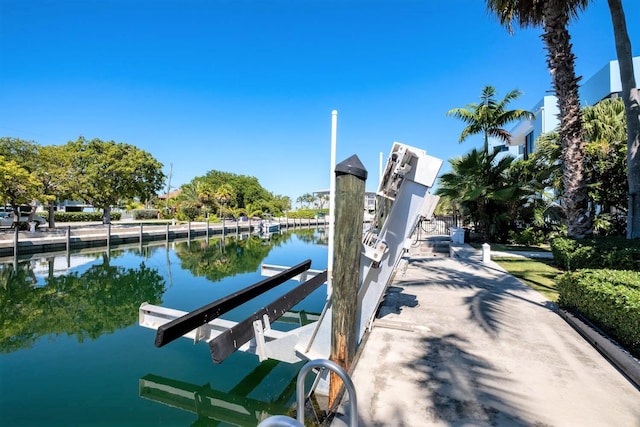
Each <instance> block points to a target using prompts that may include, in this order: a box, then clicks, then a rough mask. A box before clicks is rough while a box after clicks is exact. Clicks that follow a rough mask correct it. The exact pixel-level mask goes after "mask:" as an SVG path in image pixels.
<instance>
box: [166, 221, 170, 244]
mask: <svg viewBox="0 0 640 427" xmlns="http://www.w3.org/2000/svg"><path fill="white" fill-rule="evenodd" d="M166 241H167V249H169V223H167V236H166Z"/></svg>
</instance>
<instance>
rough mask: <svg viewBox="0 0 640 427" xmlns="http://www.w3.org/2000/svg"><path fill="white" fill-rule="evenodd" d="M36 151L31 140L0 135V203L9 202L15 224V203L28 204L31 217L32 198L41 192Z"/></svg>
mask: <svg viewBox="0 0 640 427" xmlns="http://www.w3.org/2000/svg"><path fill="white" fill-rule="evenodd" d="M37 153H38V146H37V144H36V143H35V142H32V141H24V140H21V139H18V138H11V137H3V138H0V193H1V194H2V198H3V203H4V204H10V205H11V207H12V209H13V213H14V215H13V218H14V224H15V225H17V223H18V221H19V219H20V213H19V207H20V206H21V205H31V213H30V214H29V218H30V219H31V217H32V216H33V214H34V211H35V205H33V202H34V201H35V200H37V199H39V198H40V197H41V196H42V194H43V186H42V184H41V183H40V182H39V180H38V178H37V174H36V166H37V161H36V160H37V157H38V154H37Z"/></svg>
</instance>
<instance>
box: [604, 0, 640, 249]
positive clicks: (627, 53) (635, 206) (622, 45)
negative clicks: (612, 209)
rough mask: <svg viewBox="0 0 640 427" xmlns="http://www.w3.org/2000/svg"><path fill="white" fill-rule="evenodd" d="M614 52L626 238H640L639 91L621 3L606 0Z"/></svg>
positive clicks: (617, 0) (619, 0)
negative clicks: (623, 146) (623, 124)
mask: <svg viewBox="0 0 640 427" xmlns="http://www.w3.org/2000/svg"><path fill="white" fill-rule="evenodd" d="M608 2H609V11H610V12H611V21H612V23H613V35H614V38H615V40H616V53H617V55H618V64H619V66H620V80H621V82H622V99H623V101H624V108H625V113H626V118H627V183H628V186H629V201H628V203H627V206H628V211H627V238H628V239H633V238H637V237H640V91H638V88H637V87H636V81H635V76H634V71H633V57H632V54H631V42H630V41H629V34H628V33H627V23H626V20H625V17H624V10H623V9H622V2H621V0H608Z"/></svg>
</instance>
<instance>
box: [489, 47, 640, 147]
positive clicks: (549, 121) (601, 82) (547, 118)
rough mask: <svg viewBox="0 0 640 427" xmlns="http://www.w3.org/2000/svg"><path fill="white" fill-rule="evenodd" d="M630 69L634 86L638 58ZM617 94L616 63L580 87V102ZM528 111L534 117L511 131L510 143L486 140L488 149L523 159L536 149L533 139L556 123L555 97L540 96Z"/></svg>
mask: <svg viewBox="0 0 640 427" xmlns="http://www.w3.org/2000/svg"><path fill="white" fill-rule="evenodd" d="M633 70H634V73H635V79H636V84H638V83H639V82H640V56H636V57H634V58H633ZM620 92H622V83H621V80H620V68H619V66H618V61H617V60H616V61H610V62H609V63H608V64H606V65H605V66H604V67H602V69H600V71H598V72H597V73H596V74H594V75H593V76H592V77H591V78H589V80H587V81H586V82H584V84H582V85H581V86H580V88H579V95H580V102H581V104H582V105H583V106H587V105H595V104H597V103H598V102H600V101H602V100H603V99H606V98H616V97H618V96H619V95H620ZM530 111H531V112H532V113H534V114H535V118H534V119H532V120H522V121H520V122H519V123H517V124H516V125H515V126H514V127H513V128H512V129H511V131H510V132H511V135H512V140H511V144H509V145H504V144H502V143H501V142H498V141H497V140H493V141H491V140H490V141H489V144H490V146H492V147H494V148H498V147H501V148H502V152H504V153H505V155H507V154H508V155H512V156H514V157H515V158H518V159H527V158H528V157H529V154H531V153H533V152H534V151H535V149H536V147H535V141H536V138H538V137H539V136H540V135H542V134H543V133H547V132H552V131H554V130H555V129H556V128H557V127H558V125H559V124H560V121H559V120H558V114H559V113H560V111H559V109H558V105H557V98H556V97H555V96H553V95H549V96H545V97H543V98H542V99H541V100H540V102H538V103H537V104H536V105H535V106H534V107H533V109H531V110H530Z"/></svg>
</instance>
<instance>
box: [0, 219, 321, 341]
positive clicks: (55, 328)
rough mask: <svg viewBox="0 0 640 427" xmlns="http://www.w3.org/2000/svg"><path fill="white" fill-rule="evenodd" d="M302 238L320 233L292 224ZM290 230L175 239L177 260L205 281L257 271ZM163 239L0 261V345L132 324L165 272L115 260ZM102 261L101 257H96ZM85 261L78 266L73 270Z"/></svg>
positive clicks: (146, 251) (162, 284)
mask: <svg viewBox="0 0 640 427" xmlns="http://www.w3.org/2000/svg"><path fill="white" fill-rule="evenodd" d="M296 235H297V236H298V238H299V239H300V240H302V241H306V242H318V241H319V240H321V239H322V236H323V233H318V232H317V230H313V229H310V230H297V231H296ZM291 236H292V235H291V233H272V234H271V235H270V237H269V239H268V241H267V240H264V239H262V238H260V237H258V236H246V237H242V236H238V237H227V238H226V239H216V240H215V241H213V242H211V243H210V242H209V240H208V239H207V240H192V241H183V242H174V243H172V247H173V249H174V251H175V254H176V256H177V258H178V259H179V261H180V264H181V268H182V269H184V270H188V271H189V272H190V273H191V274H192V275H193V276H202V277H205V278H207V279H208V280H209V281H211V282H217V281H220V280H222V279H224V278H226V277H230V276H234V275H237V274H242V273H250V272H255V271H256V270H258V269H259V267H260V263H261V262H262V261H263V260H264V259H265V257H266V256H267V255H268V254H269V252H270V251H271V250H272V249H273V248H274V247H278V246H281V245H283V244H284V243H286V242H288V241H289V240H290V239H291ZM162 249H166V250H167V253H168V247H164V246H158V245H157V244H156V245H152V244H150V245H148V246H144V247H138V246H133V247H130V248H126V247H120V248H118V247H116V248H113V249H111V250H109V251H104V250H101V251H96V252H89V253H87V252H86V250H84V251H82V252H83V253H82V254H77V255H73V256H69V254H64V255H58V256H52V255H47V254H41V255H39V257H38V258H31V259H27V260H21V261H20V262H17V263H5V264H0V326H1V328H0V352H2V353H9V352H12V351H16V350H19V349H25V348H30V347H31V346H32V345H33V343H34V342H35V341H37V340H38V339H39V338H40V337H42V336H46V335H52V336H58V335H61V334H66V335H69V336H75V337H76V338H77V340H78V342H83V341H84V340H85V339H87V338H90V339H96V338H98V337H99V336H100V335H102V334H107V333H112V332H114V331H116V330H118V329H121V328H125V327H127V326H130V325H133V324H134V323H135V322H136V320H137V316H138V307H139V306H140V304H141V303H142V302H145V301H146V302H149V303H150V304H159V303H160V302H161V301H162V297H163V294H164V291H165V288H166V280H167V279H168V280H169V282H171V262H170V260H169V256H168V255H167V257H166V264H167V265H166V268H167V274H166V276H164V277H163V275H161V274H160V273H159V272H158V271H157V270H156V269H153V268H150V267H148V266H147V265H146V264H145V262H144V261H143V262H141V263H140V264H139V265H138V266H137V267H123V266H113V265H112V262H113V260H115V259H117V258H120V257H125V256H126V255H127V254H128V253H132V254H134V255H138V256H141V257H144V258H145V259H148V258H150V257H152V256H153V255H154V253H156V252H158V251H160V250H162ZM100 261H101V262H100ZM85 264H86V265H89V266H88V268H87V269H86V270H85V271H83V272H77V271H72V270H73V269H76V268H78V267H80V266H83V265H85Z"/></svg>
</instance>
